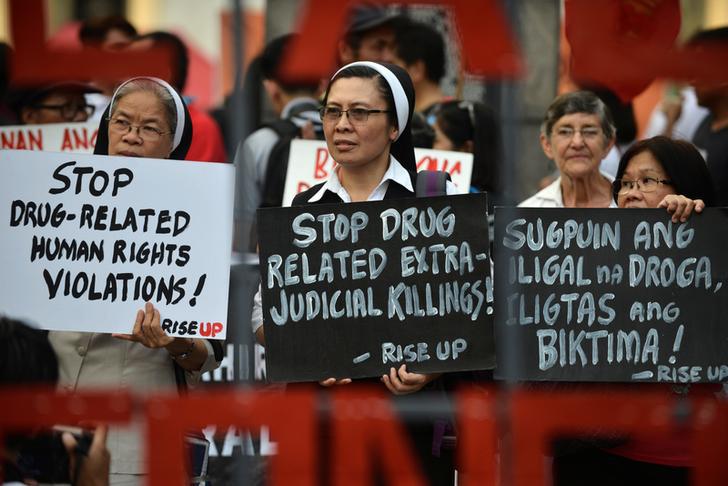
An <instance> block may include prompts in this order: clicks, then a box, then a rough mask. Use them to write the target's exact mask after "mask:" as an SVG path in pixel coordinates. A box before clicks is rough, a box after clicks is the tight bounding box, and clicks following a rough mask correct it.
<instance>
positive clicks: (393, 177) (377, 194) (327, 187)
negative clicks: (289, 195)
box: [308, 155, 415, 202]
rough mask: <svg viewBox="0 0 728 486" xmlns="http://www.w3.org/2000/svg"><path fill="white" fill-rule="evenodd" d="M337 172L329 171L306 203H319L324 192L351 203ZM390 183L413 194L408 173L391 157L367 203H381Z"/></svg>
mask: <svg viewBox="0 0 728 486" xmlns="http://www.w3.org/2000/svg"><path fill="white" fill-rule="evenodd" d="M338 172H339V168H338V166H337V167H336V169H335V170H333V171H331V175H329V178H328V179H327V180H326V182H324V184H323V186H321V188H320V189H319V190H318V191H316V194H314V195H313V196H311V198H310V199H309V200H308V202H316V201H320V200H321V198H322V197H323V196H324V194H325V193H326V191H331V192H333V193H334V194H336V195H337V196H339V197H340V198H341V200H342V201H344V202H351V196H349V193H348V192H346V189H344V186H342V185H341V181H340V180H339V174H338ZM390 181H393V182H396V183H397V184H399V185H400V186H402V187H404V188H405V189H407V190H408V191H410V192H415V189H414V187H413V186H412V178H411V177H410V173H409V172H407V169H405V168H404V167H403V166H402V164H401V163H400V162H399V161H398V160H397V159H396V158H394V156H393V155H390V156H389V167H387V171H386V172H385V173H384V175H383V176H382V180H381V181H379V184H377V187H375V188H374V190H373V191H372V193H371V194H370V195H369V197H368V198H367V201H381V200H382V199H384V195H385V194H386V192H387V189H388V188H389V182H390Z"/></svg>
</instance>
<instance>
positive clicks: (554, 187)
mask: <svg viewBox="0 0 728 486" xmlns="http://www.w3.org/2000/svg"><path fill="white" fill-rule="evenodd" d="M600 174H601V175H602V176H603V177H604V178H605V179H607V180H608V181H609V182H612V181H614V178H612V177H610V176H609V174H605V173H604V172H600ZM518 207H521V208H563V207H564V196H563V194H562V193H561V177H558V178H557V179H556V180H555V181H554V182H552V183H551V184H549V185H548V186H546V187H545V188H543V189H541V190H540V191H538V192H537V193H536V194H534V195H533V196H531V197H529V198H528V199H526V200H525V201H523V202H521V203H520V204H519V205H518ZM609 207H610V208H616V207H617V203H616V202H615V201H614V199H613V198H612V200H611V201H610V203H609Z"/></svg>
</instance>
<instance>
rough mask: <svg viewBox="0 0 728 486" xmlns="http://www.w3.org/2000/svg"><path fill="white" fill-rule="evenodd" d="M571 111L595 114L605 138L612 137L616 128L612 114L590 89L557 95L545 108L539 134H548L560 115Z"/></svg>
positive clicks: (571, 112)
mask: <svg viewBox="0 0 728 486" xmlns="http://www.w3.org/2000/svg"><path fill="white" fill-rule="evenodd" d="M573 113H587V114H589V115H597V116H598V117H599V123H600V125H601V127H602V132H604V138H605V140H606V141H609V140H611V139H612V138H614V136H615V134H616V132H617V129H616V128H615V127H614V121H613V120H612V114H611V113H610V111H609V108H607V105H605V104H604V102H603V101H602V100H601V99H599V97H598V96H597V95H595V94H594V93H592V92H591V91H575V92H573V93H565V94H562V95H560V96H557V97H556V99H555V100H554V101H553V102H552V103H551V106H549V108H548V110H546V115H545V116H544V118H543V122H541V134H542V135H545V136H550V135H551V130H552V129H553V128H554V125H555V124H556V122H557V121H559V119H560V118H561V117H562V116H565V115H571V114H573Z"/></svg>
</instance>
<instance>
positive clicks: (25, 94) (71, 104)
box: [9, 82, 100, 125]
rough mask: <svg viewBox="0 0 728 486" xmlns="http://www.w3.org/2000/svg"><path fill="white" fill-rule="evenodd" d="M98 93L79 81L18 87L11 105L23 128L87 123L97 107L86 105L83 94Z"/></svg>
mask: <svg viewBox="0 0 728 486" xmlns="http://www.w3.org/2000/svg"><path fill="white" fill-rule="evenodd" d="M99 92H100V91H99V90H98V89H97V88H95V87H93V86H91V85H90V84H86V83H80V82H63V83H55V84H47V85H43V86H25V87H15V88H14V89H12V92H11V93H10V95H9V100H10V101H9V105H10V106H11V107H12V108H13V110H14V111H15V113H16V115H17V117H18V121H19V122H20V123H21V124H23V125H40V124H45V123H68V122H84V121H86V120H88V118H89V117H90V116H92V115H93V114H94V106H93V105H89V104H88V103H87V102H86V98H85V96H84V95H86V94H87V93H99Z"/></svg>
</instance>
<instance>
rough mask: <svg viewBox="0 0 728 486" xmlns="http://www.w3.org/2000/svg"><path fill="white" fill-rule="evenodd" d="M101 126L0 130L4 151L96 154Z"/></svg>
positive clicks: (20, 126) (85, 124)
mask: <svg viewBox="0 0 728 486" xmlns="http://www.w3.org/2000/svg"><path fill="white" fill-rule="evenodd" d="M98 128H99V123H98V122H85V123H48V124H45V125H9V126H5V127H0V149H14V150H45V151H48V152H72V153H87V154H90V153H93V151H94V146H95V145H96V132H97V131H98Z"/></svg>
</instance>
